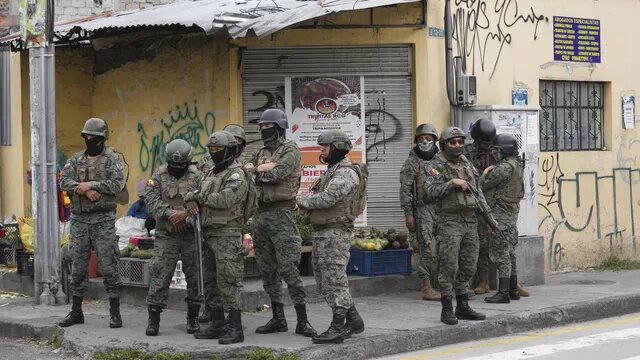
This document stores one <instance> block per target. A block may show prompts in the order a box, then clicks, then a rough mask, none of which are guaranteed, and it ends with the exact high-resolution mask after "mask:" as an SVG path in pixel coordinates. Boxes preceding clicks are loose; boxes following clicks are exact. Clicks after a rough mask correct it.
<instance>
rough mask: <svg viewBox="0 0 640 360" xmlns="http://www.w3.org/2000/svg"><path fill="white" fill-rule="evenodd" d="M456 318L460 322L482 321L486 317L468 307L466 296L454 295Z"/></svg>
mask: <svg viewBox="0 0 640 360" xmlns="http://www.w3.org/2000/svg"><path fill="white" fill-rule="evenodd" d="M455 315H456V317H457V318H458V319H460V320H484V319H486V318H487V317H486V316H485V315H484V314H481V313H479V312H477V311H474V310H473V309H472V308H471V307H470V306H469V297H468V296H467V294H464V295H456V313H455Z"/></svg>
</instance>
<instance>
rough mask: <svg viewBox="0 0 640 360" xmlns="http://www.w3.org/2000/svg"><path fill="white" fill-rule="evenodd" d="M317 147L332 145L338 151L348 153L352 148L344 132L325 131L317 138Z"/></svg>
mask: <svg viewBox="0 0 640 360" xmlns="http://www.w3.org/2000/svg"><path fill="white" fill-rule="evenodd" d="M318 145H333V146H335V147H336V149H338V150H346V151H349V150H351V149H352V148H353V145H352V144H351V140H349V137H348V136H347V134H345V133H344V131H340V130H327V131H325V132H323V133H322V134H320V136H318Z"/></svg>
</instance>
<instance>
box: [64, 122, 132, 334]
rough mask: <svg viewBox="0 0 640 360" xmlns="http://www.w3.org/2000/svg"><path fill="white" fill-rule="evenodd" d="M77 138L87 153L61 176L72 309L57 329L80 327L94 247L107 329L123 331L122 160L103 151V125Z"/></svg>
mask: <svg viewBox="0 0 640 360" xmlns="http://www.w3.org/2000/svg"><path fill="white" fill-rule="evenodd" d="M81 134H82V137H83V138H84V141H85V145H86V150H85V151H81V152H79V153H76V154H74V155H73V156H72V157H71V158H70V159H69V160H68V161H67V163H66V165H65V166H64V168H63V169H62V175H61V187H62V190H64V191H66V192H67V193H68V194H69V197H70V198H71V247H72V249H73V250H72V251H73V268H72V272H71V292H72V294H73V305H72V308H71V312H70V313H69V315H67V317H66V318H65V319H64V320H62V321H60V323H59V325H60V326H62V327H66V326H71V325H74V324H83V323H84V315H83V313H82V298H83V296H84V293H85V292H86V291H87V289H88V288H89V279H88V274H87V266H88V264H89V256H90V255H91V248H92V247H93V248H94V249H95V250H96V254H97V256H98V261H99V263H100V269H101V271H102V277H103V281H104V287H105V290H106V291H107V294H108V295H109V314H110V323H109V326H110V327H112V328H119V327H122V318H121V317H120V300H119V299H120V287H121V285H122V284H121V282H120V276H119V275H118V260H119V257H120V252H119V251H118V238H117V237H116V229H115V219H116V195H117V194H118V193H120V191H122V189H123V187H124V180H123V174H122V161H121V158H120V156H119V155H118V154H117V153H116V152H115V151H114V150H113V149H112V148H105V141H106V140H107V139H108V138H109V129H108V128H107V124H106V123H105V122H104V120H102V119H98V118H91V119H89V120H87V122H86V123H85V124H84V128H83V129H82V132H81Z"/></svg>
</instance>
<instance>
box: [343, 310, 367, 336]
mask: <svg viewBox="0 0 640 360" xmlns="http://www.w3.org/2000/svg"><path fill="white" fill-rule="evenodd" d="M346 319H347V322H346V325H345V326H346V327H347V330H348V333H347V335H346V336H345V338H349V337H351V335H353V334H360V333H361V332H363V331H364V321H363V320H362V317H360V314H358V310H356V306H355V305H351V307H350V308H349V310H347V317H346Z"/></svg>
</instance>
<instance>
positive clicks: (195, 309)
mask: <svg viewBox="0 0 640 360" xmlns="http://www.w3.org/2000/svg"><path fill="white" fill-rule="evenodd" d="M199 313H200V304H198V303H188V304H187V334H193V333H194V332H196V331H199V330H200V323H199V322H198V314H199Z"/></svg>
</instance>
